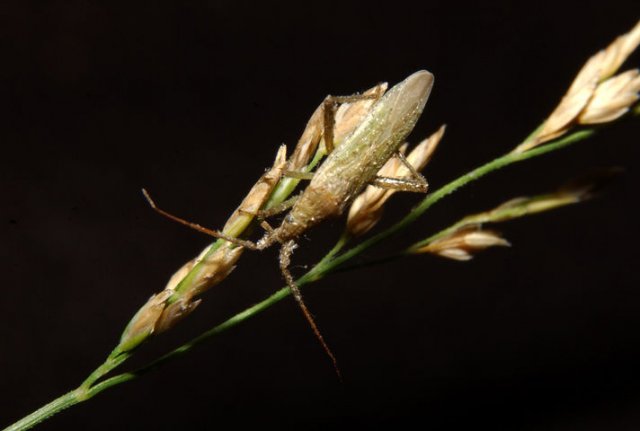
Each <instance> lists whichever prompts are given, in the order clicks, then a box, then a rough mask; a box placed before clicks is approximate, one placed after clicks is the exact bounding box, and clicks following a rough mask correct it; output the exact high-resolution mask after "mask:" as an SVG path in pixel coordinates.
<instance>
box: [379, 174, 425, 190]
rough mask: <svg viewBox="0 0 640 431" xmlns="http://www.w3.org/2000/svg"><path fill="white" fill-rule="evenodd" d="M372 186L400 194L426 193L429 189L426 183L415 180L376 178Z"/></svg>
mask: <svg viewBox="0 0 640 431" xmlns="http://www.w3.org/2000/svg"><path fill="white" fill-rule="evenodd" d="M370 184H371V185H372V186H376V187H379V188H381V189H388V190H395V191H399V192H414V193H426V192H427V189H428V188H429V184H428V183H427V182H426V181H424V182H423V181H417V180H415V179H413V178H392V177H380V176H376V177H375V178H374V179H372V180H371V182H370Z"/></svg>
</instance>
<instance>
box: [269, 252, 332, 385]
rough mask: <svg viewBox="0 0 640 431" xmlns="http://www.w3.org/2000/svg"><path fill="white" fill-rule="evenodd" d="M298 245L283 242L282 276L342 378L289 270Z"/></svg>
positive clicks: (281, 255)
mask: <svg viewBox="0 0 640 431" xmlns="http://www.w3.org/2000/svg"><path fill="white" fill-rule="evenodd" d="M296 247H297V245H296V243H295V242H294V241H293V240H290V241H287V242H285V243H284V244H282V246H281V247H280V271H281V272H282V276H283V277H284V279H285V281H286V282H287V285H288V286H289V289H290V290H291V294H292V295H293V298H294V299H295V300H296V302H297V303H298V306H299V307H300V310H302V314H304V317H305V319H307V322H309V326H311V330H312V331H313V333H314V334H315V336H316V338H317V339H318V341H319V342H320V344H321V345H322V348H323V349H324V351H325V353H326V354H327V356H329V358H330V359H331V362H332V363H333V368H334V370H335V371H336V374H337V375H338V378H339V379H340V380H342V375H341V373H340V368H338V361H337V360H336V357H335V355H334V354H333V352H332V351H331V349H330V348H329V345H328V344H327V342H326V341H325V340H324V337H323V336H322V334H321V333H320V329H319V328H318V325H317V324H316V321H315V320H314V318H313V316H312V315H311V312H310V311H309V309H308V308H307V305H306V304H305V302H304V300H303V299H302V292H300V288H299V287H298V285H297V284H296V282H295V280H294V279H293V276H292V275H291V272H290V271H289V265H290V264H291V255H292V254H293V250H295V248H296Z"/></svg>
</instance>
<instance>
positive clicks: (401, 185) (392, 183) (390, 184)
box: [371, 152, 429, 193]
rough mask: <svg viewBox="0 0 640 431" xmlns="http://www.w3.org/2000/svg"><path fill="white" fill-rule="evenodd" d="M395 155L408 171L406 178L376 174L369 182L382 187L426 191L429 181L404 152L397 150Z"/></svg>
mask: <svg viewBox="0 0 640 431" xmlns="http://www.w3.org/2000/svg"><path fill="white" fill-rule="evenodd" d="M395 157H397V158H398V160H400V162H401V163H402V164H403V165H404V166H405V168H407V170H408V171H409V173H410V176H409V177H408V178H392V177H381V176H376V177H375V178H374V179H373V180H372V181H371V184H372V185H374V186H376V187H380V188H383V189H391V190H398V191H403V192H415V193H426V192H427V190H428V189H429V183H427V180H426V179H425V178H424V177H423V176H422V174H421V173H420V172H418V171H417V170H416V168H414V167H413V165H412V164H411V163H409V161H408V160H407V158H406V157H405V155H404V154H402V153H401V152H397V153H396V154H395Z"/></svg>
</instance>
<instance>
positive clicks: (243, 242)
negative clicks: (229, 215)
mask: <svg viewBox="0 0 640 431" xmlns="http://www.w3.org/2000/svg"><path fill="white" fill-rule="evenodd" d="M142 193H143V194H144V197H145V198H146V199H147V202H149V205H151V208H153V210H154V211H156V212H157V213H159V214H161V215H163V216H165V217H167V218H168V219H170V220H173V221H175V222H177V223H180V224H183V225H185V226H187V227H190V228H191V229H195V230H197V231H198V232H202V233H204V234H206V235H209V236H212V237H214V238H219V239H224V240H225V241H229V242H231V243H234V244H238V245H241V246H243V247H245V248H248V249H250V250H260V248H259V247H258V245H257V244H256V243H255V242H253V241H248V240H244V239H240V238H235V237H232V236H228V235H225V234H224V233H222V232H220V231H217V230H211V229H207V228H206V227H203V226H200V225H199V224H197V223H193V222H190V221H187V220H185V219H182V218H180V217H178V216H175V215H173V214H171V213H169V212H167V211H165V210H163V209H162V208H159V207H158V206H157V205H156V203H155V202H154V201H153V199H151V196H150V195H149V192H147V191H146V190H145V189H142Z"/></svg>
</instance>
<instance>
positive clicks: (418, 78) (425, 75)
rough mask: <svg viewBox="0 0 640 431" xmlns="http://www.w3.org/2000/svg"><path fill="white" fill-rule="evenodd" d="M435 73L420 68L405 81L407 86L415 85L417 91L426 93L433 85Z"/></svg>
mask: <svg viewBox="0 0 640 431" xmlns="http://www.w3.org/2000/svg"><path fill="white" fill-rule="evenodd" d="M434 79H435V78H434V77H433V73H431V72H429V71H428V70H418V71H417V72H414V73H413V74H411V75H410V76H409V77H408V78H407V79H405V83H406V85H407V87H413V88H414V89H415V91H416V92H417V93H426V92H428V91H430V90H431V87H433V80H434Z"/></svg>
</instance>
